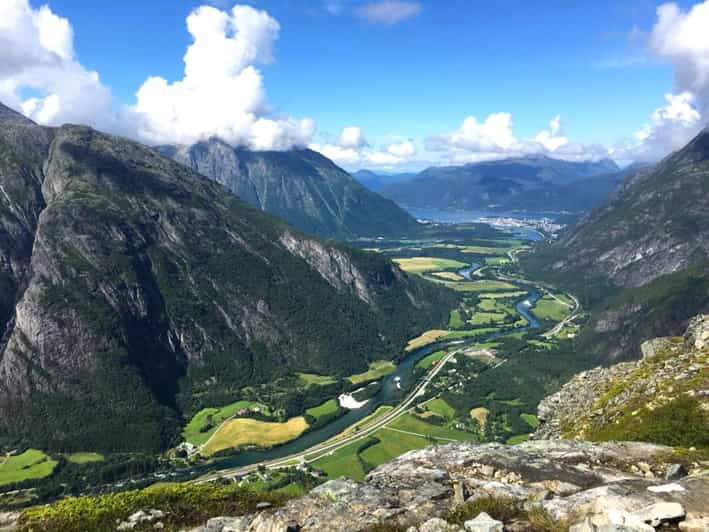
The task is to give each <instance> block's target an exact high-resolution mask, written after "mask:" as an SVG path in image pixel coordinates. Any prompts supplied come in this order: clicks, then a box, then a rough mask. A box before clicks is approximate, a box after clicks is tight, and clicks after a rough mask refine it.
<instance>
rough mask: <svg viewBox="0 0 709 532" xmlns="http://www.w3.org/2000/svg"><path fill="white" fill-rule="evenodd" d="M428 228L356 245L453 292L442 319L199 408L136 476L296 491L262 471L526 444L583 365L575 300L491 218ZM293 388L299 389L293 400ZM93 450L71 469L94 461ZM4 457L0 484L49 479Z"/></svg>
mask: <svg viewBox="0 0 709 532" xmlns="http://www.w3.org/2000/svg"><path fill="white" fill-rule="evenodd" d="M428 231H429V233H430V234H429V236H426V237H423V238H417V239H416V240H411V239H401V240H381V239H378V240H376V241H374V242H372V243H370V242H360V244H361V245H362V247H364V248H365V249H369V250H370V251H371V252H374V253H381V254H384V255H386V256H388V257H391V258H392V259H393V260H394V261H395V262H397V263H398V264H399V265H400V267H401V268H402V269H403V270H404V271H406V272H408V273H409V275H417V276H420V277H421V278H423V279H426V280H427V281H429V282H433V283H438V284H440V285H443V286H445V287H447V288H449V289H451V290H454V291H455V292H456V293H457V301H458V303H457V305H456V306H455V308H451V309H450V313H449V320H448V323H447V326H446V327H445V328H440V329H436V330H432V331H422V333H421V335H420V336H418V337H417V338H413V339H411V341H410V342H409V345H408V347H407V348H406V350H405V351H404V352H402V353H401V354H400V355H399V356H398V357H394V358H393V361H387V360H378V361H372V362H371V363H370V367H369V369H368V370H367V371H365V372H361V373H358V374H355V375H351V376H349V377H346V378H340V377H337V376H334V375H316V374H312V373H299V374H295V375H293V376H292V377H287V378H283V379H279V380H277V381H275V382H272V383H269V384H265V385H260V386H252V387H248V388H245V389H243V390H242V394H241V395H242V396H241V397H240V398H239V400H238V401H235V402H234V403H231V404H228V405H215V406H214V407H210V408H206V409H203V410H201V411H199V412H197V413H196V414H195V415H194V416H193V417H192V419H191V420H190V421H189V423H187V425H186V427H185V429H184V431H183V437H184V440H185V441H184V443H183V444H181V445H180V446H179V447H177V448H176V449H173V450H172V451H171V452H170V453H169V454H168V456H167V457H168V458H169V459H170V460H171V465H169V466H168V469H167V470H166V469H165V466H164V464H163V465H162V466H160V467H157V468H154V469H152V470H148V471H147V473H148V474H147V476H146V475H144V474H143V475H140V474H139V475H138V476H137V478H138V479H140V482H147V483H149V482H154V481H155V480H160V479H165V478H170V475H174V474H175V473H171V472H170V470H175V469H176V468H178V469H181V470H182V472H181V473H179V475H178V477H176V478H185V475H187V477H189V476H191V475H194V472H199V474H200V475H201V477H200V480H209V479H215V478H224V477H226V478H241V479H242V480H241V484H242V485H252V486H254V487H258V486H261V487H264V486H265V487H268V486H273V485H274V480H273V479H276V481H275V485H277V486H278V489H284V488H285V489H286V490H291V491H292V490H295V491H299V490H302V489H303V481H302V478H299V479H298V480H297V481H295V483H291V484H292V485H291V484H289V483H286V484H285V486H281V484H283V481H282V479H281V477H282V475H280V474H278V473H275V472H274V473H269V475H264V474H263V470H264V467H268V468H270V469H272V470H274V471H275V470H276V469H283V468H286V469H287V468H291V467H292V466H298V467H299V468H301V469H302V468H305V469H307V470H310V471H315V476H318V475H320V476H321V477H322V476H325V477H329V478H336V477H339V476H348V477H351V478H354V479H361V478H363V477H364V475H365V474H366V473H367V472H368V471H370V470H372V469H373V468H374V467H376V466H377V465H380V464H382V463H384V462H387V461H389V460H391V459H392V458H395V457H397V456H399V455H401V454H403V453H405V452H407V451H410V450H413V449H419V448H423V447H425V446H427V445H430V444H431V443H447V442H451V441H477V442H490V441H494V442H503V443H505V442H506V443H508V444H514V443H519V442H521V441H524V440H525V439H526V438H527V435H528V434H529V433H531V432H533V431H534V429H535V428H536V426H537V419H536V416H535V412H536V405H537V403H538V402H539V401H540V400H541V399H542V398H543V397H544V396H546V395H548V393H550V392H552V391H554V390H555V389H557V388H558V387H559V385H560V384H561V383H563V382H564V381H565V380H566V379H567V378H568V377H570V376H571V375H572V374H573V373H575V372H577V371H579V370H580V369H585V367H583V363H582V362H579V361H578V360H576V359H575V358H574V357H573V356H572V355H573V349H572V344H573V341H574V337H575V336H576V334H577V330H578V324H577V322H578V320H579V318H580V309H579V306H578V302H577V300H576V299H575V298H574V296H573V295H571V294H565V293H562V292H559V291H558V290H556V289H555V288H554V287H553V286H550V285H546V284H542V283H538V282H535V281H534V280H530V279H527V278H526V277H525V276H524V274H523V272H521V271H520V268H519V263H518V261H517V254H518V253H520V252H523V251H524V250H526V249H528V245H527V243H526V242H525V241H524V240H521V239H520V238H519V237H515V236H512V235H508V234H505V233H502V232H496V233H495V234H494V235H490V228H489V227H488V226H479V225H475V224H462V225H458V226H439V227H433V226H432V227H430V228H429V229H428ZM338 396H340V398H339V399H338ZM294 397H301V398H302V397H305V399H304V400H303V399H300V401H302V402H301V403H299V404H300V406H298V407H293V406H292V403H293V401H294V399H293V398H294ZM343 397H347V399H346V400H344V401H343ZM354 406H360V407H361V408H357V409H351V408H353V407H354ZM30 452H32V451H30ZM96 456H98V457H99V458H97V459H96V460H98V461H93V462H90V463H88V464H84V465H82V466H76V467H86V468H89V467H93V468H94V469H98V468H101V467H105V466H106V465H107V463H103V462H102V460H103V457H100V455H96ZM108 460H110V458H109V459H108ZM13 461H16V460H15V459H14V458H13V459H9V460H6V462H5V463H3V464H0V486H2V484H3V482H5V483H13V484H12V486H13V487H14V486H16V485H17V483H18V481H19V482H20V483H21V482H22V481H25V480H30V479H33V478H35V479H36V478H39V477H42V476H44V477H47V478H52V474H53V469H54V467H55V465H56V461H54V460H53V457H46V456H44V458H43V460H42V461H39V460H37V461H35V462H33V464H30V466H29V467H27V468H24V469H19V470H18V469H17V468H14V467H10V466H11V465H12V463H13ZM8 464H10V465H8ZM306 464H307V465H306ZM148 469H150V468H148ZM139 470H140V469H139ZM210 470H211V471H210ZM151 471H152V472H151ZM318 472H319V473H318ZM132 476H133V477H134V479H135V478H136V476H135V475H132ZM265 478H267V479H268V478H270V480H268V481H266V480H264V479H265ZM8 485H9V484H8ZM130 485H132V484H131V483H130V482H128V483H126V482H118V483H112V484H110V485H107V486H106V487H107V488H108V489H116V488H118V489H120V488H121V487H123V488H124V487H128V486H130ZM20 487H21V486H20ZM20 492H21V493H22V492H23V491H22V490H20ZM24 493H28V492H27V491H26V490H25V492H24ZM3 502H4V501H3V500H2V495H0V504H2V503H3ZM11 502H12V501H11ZM26 502H27V501H25V500H23V501H22V504H25V503H26Z"/></svg>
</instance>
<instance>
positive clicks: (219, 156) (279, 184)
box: [157, 138, 417, 239]
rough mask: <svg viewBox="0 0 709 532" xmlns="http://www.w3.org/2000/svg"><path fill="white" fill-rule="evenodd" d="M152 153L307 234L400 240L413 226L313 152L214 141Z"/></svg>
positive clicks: (401, 212) (389, 203)
mask: <svg viewBox="0 0 709 532" xmlns="http://www.w3.org/2000/svg"><path fill="white" fill-rule="evenodd" d="M157 150H158V151H160V152H161V153H162V154H164V155H167V156H169V157H172V158H173V159H175V160H176V161H178V162H180V163H183V164H185V165H187V166H190V167H191V168H192V169H194V170H195V171H197V172H199V173H201V174H203V175H205V176H207V177H209V178H211V179H214V180H215V181H217V182H218V183H220V184H222V185H224V186H225V187H227V188H228V189H229V190H231V191H232V192H233V193H234V194H236V195H237V196H239V197H240V198H241V199H243V200H244V201H246V202H248V203H250V204H251V205H254V206H256V207H258V208H259V209H261V210H263V211H266V212H268V213H270V214H273V215H276V216H278V217H280V218H283V219H284V220H286V221H288V222H290V223H291V224H293V225H294V226H296V227H298V228H299V229H301V230H303V231H305V232H307V233H311V234H315V235H319V236H323V237H328V238H338V239H353V238H357V237H377V236H401V235H403V234H406V233H410V232H411V231H415V230H416V228H417V223H416V221H415V220H414V219H413V218H412V217H411V216H410V215H409V214H408V213H407V212H406V211H404V210H403V209H402V208H401V207H399V206H398V205H396V204H395V203H394V202H392V201H391V200H388V199H385V198H383V197H381V196H380V195H379V194H377V193H375V192H372V191H371V190H368V189H367V188H365V187H364V186H362V185H361V184H360V183H359V182H358V181H356V180H355V179H354V178H353V177H352V176H351V175H350V174H348V173H347V172H345V171H344V170H343V169H342V168H340V167H338V166H337V165H335V163H333V162H332V161H331V160H329V159H327V158H326V157H324V156H323V155H321V154H319V153H318V152H315V151H312V150H308V149H293V150H290V151H250V150H247V149H243V148H234V147H232V146H230V145H229V144H227V143H226V142H224V141H222V140H220V139H218V138H211V139H209V140H205V141H201V142H197V143H196V144H193V145H190V146H175V145H165V146H158V147H157Z"/></svg>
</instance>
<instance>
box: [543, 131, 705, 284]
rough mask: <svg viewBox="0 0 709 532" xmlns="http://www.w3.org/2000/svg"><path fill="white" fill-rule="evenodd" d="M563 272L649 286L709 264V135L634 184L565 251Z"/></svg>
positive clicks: (580, 229)
mask: <svg viewBox="0 0 709 532" xmlns="http://www.w3.org/2000/svg"><path fill="white" fill-rule="evenodd" d="M558 248H559V255H560V256H559V258H558V260H557V261H556V262H554V264H553V268H554V270H555V271H557V272H559V273H562V274H563V273H564V272H567V271H575V272H578V271H583V272H586V273H588V274H592V275H598V276H603V277H606V278H609V279H611V280H612V281H613V282H614V283H616V284H618V285H621V286H631V287H633V286H642V285H644V284H647V283H648V282H649V281H651V280H653V279H655V278H657V277H659V276H661V275H665V274H668V273H673V272H676V271H680V270H684V269H686V268H687V267H688V266H689V265H691V264H695V263H697V262H699V261H701V260H702V259H706V258H707V256H709V131H707V130H705V131H704V132H702V133H700V134H699V135H698V136H697V137H696V138H695V139H694V140H692V141H691V142H690V143H689V144H688V145H687V146H686V147H684V148H683V149H682V150H680V151H678V152H676V153H674V154H672V155H670V156H669V157H667V158H666V159H664V160H663V161H662V162H661V163H659V164H658V165H657V166H656V167H653V168H652V169H648V170H645V171H641V172H640V173H638V174H635V175H634V176H633V177H632V178H631V179H629V180H628V181H627V182H626V183H625V184H624V185H623V187H622V189H621V190H620V191H619V192H618V194H617V195H616V197H615V198H614V199H613V201H611V202H609V203H608V204H607V205H605V206H603V207H602V208H601V209H599V210H598V211H596V212H594V213H593V214H591V215H590V216H589V217H588V218H587V219H586V220H584V221H582V222H581V223H580V224H579V225H578V226H577V227H576V228H575V229H574V230H573V231H572V232H571V233H570V234H569V235H568V236H567V237H566V238H564V240H563V241H562V242H561V243H560V244H559V246H558Z"/></svg>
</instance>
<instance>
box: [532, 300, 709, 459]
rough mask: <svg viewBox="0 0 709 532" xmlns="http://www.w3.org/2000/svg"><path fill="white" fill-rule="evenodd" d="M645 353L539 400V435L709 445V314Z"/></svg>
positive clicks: (646, 347)
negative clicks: (677, 335)
mask: <svg viewBox="0 0 709 532" xmlns="http://www.w3.org/2000/svg"><path fill="white" fill-rule="evenodd" d="M642 353H643V358H642V360H640V361H638V362H624V363H620V364H615V365H613V366H610V367H607V368H603V367H599V368H595V369H592V370H588V371H585V372H583V373H579V374H578V375H576V376H575V377H574V378H573V379H571V380H570V381H569V382H568V383H566V384H565V385H564V386H563V387H562V388H561V390H559V391H558V392H557V393H555V394H554V395H552V396H550V397H547V398H546V399H544V401H542V402H541V403H540V405H539V415H538V417H539V419H540V420H541V422H542V423H541V425H540V428H539V429H538V430H537V432H536V433H535V437H536V438H544V439H546V438H560V437H564V438H576V439H579V438H580V439H586V440H589V439H590V440H643V441H652V442H656V443H665V444H669V445H682V446H685V447H689V446H695V447H697V448H704V449H709V314H707V315H700V316H696V317H695V318H693V319H692V320H691V321H690V324H689V327H688V328H687V331H686V332H685V334H684V336H680V337H660V338H654V339H652V340H647V341H645V342H644V343H643V344H642Z"/></svg>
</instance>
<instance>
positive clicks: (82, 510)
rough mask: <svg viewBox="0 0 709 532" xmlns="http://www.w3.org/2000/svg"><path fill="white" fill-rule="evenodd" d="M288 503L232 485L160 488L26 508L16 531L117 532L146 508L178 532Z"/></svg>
mask: <svg viewBox="0 0 709 532" xmlns="http://www.w3.org/2000/svg"><path fill="white" fill-rule="evenodd" d="M287 499H288V497H287V496H285V495H283V494H279V493H273V492H271V493H268V492H264V493H257V492H256V491H253V490H249V489H245V488H241V487H238V486H236V485H235V484H229V485H222V484H217V483H203V484H187V483H185V484H160V485H158V486H151V487H149V488H145V489H142V490H134V491H124V492H120V493H111V494H107V495H96V496H86V497H67V498H65V499H61V500H59V501H57V502H55V503H53V504H50V505H46V506H36V507H34V508H29V509H27V510H25V511H24V512H23V513H22V515H21V517H20V526H19V531H20V532H29V531H33V532H39V531H47V532H49V531H53V530H61V531H62V532H85V531H87V530H91V531H92V532H104V531H105V532H108V531H112V530H115V529H116V521H122V520H126V519H127V518H128V516H130V515H131V514H133V513H135V512H136V511H138V510H145V509H148V508H150V509H156V510H161V511H163V512H165V517H164V518H163V519H162V521H163V523H164V524H165V526H166V528H167V529H168V530H178V529H182V528H185V527H190V526H194V525H197V524H201V523H203V522H204V521H206V520H207V519H208V518H210V517H213V516H215V515H225V516H232V515H233V516H236V515H244V514H247V513H251V512H253V511H255V510H256V505H257V504H258V503H259V502H270V503H271V504H272V505H273V506H274V507H277V506H280V505H282V504H283V503H284V502H285V501H286V500H287Z"/></svg>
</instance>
